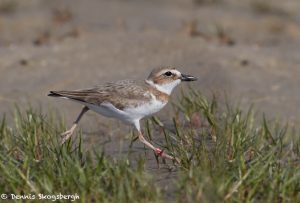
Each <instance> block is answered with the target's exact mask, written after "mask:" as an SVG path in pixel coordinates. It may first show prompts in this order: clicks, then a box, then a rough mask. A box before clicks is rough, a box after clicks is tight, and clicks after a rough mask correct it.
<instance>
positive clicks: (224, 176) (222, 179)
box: [150, 91, 300, 202]
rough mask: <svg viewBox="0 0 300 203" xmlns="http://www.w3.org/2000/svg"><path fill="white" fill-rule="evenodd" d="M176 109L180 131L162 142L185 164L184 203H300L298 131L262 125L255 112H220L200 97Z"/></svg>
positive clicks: (155, 124) (188, 97)
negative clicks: (299, 202)
mask: <svg viewBox="0 0 300 203" xmlns="http://www.w3.org/2000/svg"><path fill="white" fill-rule="evenodd" d="M174 108H175V112H176V113H175V114H176V116H175V118H174V119H173V122H174V126H175V128H174V129H173V130H171V131H173V132H168V131H163V134H164V135H161V136H165V139H166V141H165V143H167V144H166V145H165V148H166V149H167V150H169V151H170V152H171V153H172V154H174V155H175V156H177V157H178V158H179V159H180V160H181V164H180V165H181V167H182V168H181V171H180V172H179V174H180V175H179V178H178V180H176V184H177V186H178V193H177V198H178V201H179V202H297V201H300V170H299V169H300V160H299V158H300V139H299V137H297V136H296V134H295V132H294V131H293V130H291V129H289V128H288V127H287V126H283V127H281V126H280V125H279V124H278V123H272V122H268V121H267V120H266V118H265V117H264V116H263V118H262V119H261V120H262V121H261V122H259V121H258V119H255V116H254V113H253V111H252V110H251V109H250V110H249V111H248V112H243V111H241V110H240V109H238V108H232V107H231V106H230V105H224V106H223V107H220V106H218V103H217V101H216V99H215V98H213V99H212V101H207V100H206V99H205V98H204V97H203V96H201V94H200V93H199V92H197V91H191V92H190V93H185V94H184V95H183V97H182V99H181V100H180V102H178V103H175V104H174ZM158 123H159V122H156V121H155V120H153V121H152V125H153V127H159V125H158ZM150 126H151V125H150ZM160 126H161V125H160ZM151 127H152V126H151ZM159 128H160V127H159Z"/></svg>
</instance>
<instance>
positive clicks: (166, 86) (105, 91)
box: [48, 68, 197, 161]
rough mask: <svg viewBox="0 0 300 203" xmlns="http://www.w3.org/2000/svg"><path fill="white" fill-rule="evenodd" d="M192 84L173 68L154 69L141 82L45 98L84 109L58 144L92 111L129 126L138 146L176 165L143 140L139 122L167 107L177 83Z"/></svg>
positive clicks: (60, 93)
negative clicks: (67, 101) (71, 103)
mask: <svg viewBox="0 0 300 203" xmlns="http://www.w3.org/2000/svg"><path fill="white" fill-rule="evenodd" d="M195 80H197V78H196V77H193V76H191V75H186V74H182V73H180V72H179V71H178V70H176V69H175V68H156V69H154V70H152V72H151V73H150V75H149V76H148V78H147V79H146V80H143V81H134V80H121V81H116V82H108V83H105V84H102V85H98V86H95V87H93V88H89V89H81V90H74V91H50V93H49V94H48V96H51V97H61V98H65V99H69V100H72V101H76V102H78V103H80V104H82V105H83V106H84V107H83V109H82V110H81V112H80V114H79V115H78V117H77V119H76V120H75V121H74V123H73V125H72V127H71V128H70V129H69V130H67V131H66V132H64V133H62V134H61V135H62V136H63V138H62V142H61V144H63V143H64V142H65V141H66V140H68V139H69V138H70V137H71V136H72V134H73V132H74V130H75V128H76V127H77V125H78V123H79V121H80V119H81V118H82V116H83V115H84V114H85V113H86V112H87V111H88V110H92V111H95V112H97V113H99V114H101V115H103V116H107V117H113V118H116V119H119V120H121V121H123V122H124V123H126V124H130V125H133V126H134V127H135V129H136V130H137V132H138V138H139V140H140V141H141V142H142V143H144V144H145V145H146V146H148V147H149V148H150V149H152V150H153V151H154V152H155V153H156V154H157V155H158V156H161V157H164V158H168V159H171V160H175V161H176V160H177V159H176V158H175V157H172V156H170V155H168V154H167V153H165V152H164V151H163V150H161V149H160V148H157V147H154V146H153V145H152V144H151V143H150V142H148V141H147V140H146V139H145V138H144V136H143V134H142V131H141V127H140V120H141V119H142V118H144V117H146V116H149V115H152V114H154V113H156V112H158V111H160V110H161V109H162V108H163V107H164V106H165V105H166V104H167V103H168V101H169V98H170V95H171V93H172V90H173V89H174V88H175V87H176V86H177V85H179V84H180V83H181V81H195Z"/></svg>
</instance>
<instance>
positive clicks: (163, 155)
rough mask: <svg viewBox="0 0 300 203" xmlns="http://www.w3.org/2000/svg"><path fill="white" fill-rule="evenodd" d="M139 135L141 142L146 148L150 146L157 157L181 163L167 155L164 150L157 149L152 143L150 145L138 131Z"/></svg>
mask: <svg viewBox="0 0 300 203" xmlns="http://www.w3.org/2000/svg"><path fill="white" fill-rule="evenodd" d="M138 133H139V140H140V141H141V142H142V143H144V144H145V145H146V146H148V147H149V148H150V149H152V150H153V151H154V152H155V154H156V155H158V156H161V157H164V158H167V159H171V160H174V161H176V162H179V160H178V159H177V158H176V157H172V156H170V155H168V154H166V153H165V152H164V151H163V150H161V149H159V148H156V147H154V146H153V145H152V144H151V143H149V142H148V141H147V140H146V139H145V138H144V136H143V134H142V132H141V131H138Z"/></svg>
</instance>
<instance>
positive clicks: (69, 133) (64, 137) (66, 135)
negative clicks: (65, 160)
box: [60, 129, 74, 145]
mask: <svg viewBox="0 0 300 203" xmlns="http://www.w3.org/2000/svg"><path fill="white" fill-rule="evenodd" d="M73 132H74V130H73V129H70V130H67V131H66V132H64V133H62V134H61V135H60V136H61V137H62V140H61V143H60V144H61V145H63V144H64V143H65V142H66V141H67V140H68V139H70V137H71V136H72V134H73Z"/></svg>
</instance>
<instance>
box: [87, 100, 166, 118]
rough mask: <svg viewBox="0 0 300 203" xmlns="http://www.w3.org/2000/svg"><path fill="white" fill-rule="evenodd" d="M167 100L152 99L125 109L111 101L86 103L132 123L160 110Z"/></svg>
mask: <svg viewBox="0 0 300 203" xmlns="http://www.w3.org/2000/svg"><path fill="white" fill-rule="evenodd" d="M166 104H167V102H165V103H163V102H161V101H157V100H152V101H151V102H149V103H145V104H143V105H140V106H138V107H128V108H125V109H123V110H119V109H117V108H116V107H115V106H113V105H112V104H111V103H103V104H101V105H100V106H97V105H93V104H85V105H87V106H88V107H89V109H91V110H92V111H95V112H97V113H99V114H101V115H103V116H107V117H113V118H117V119H119V120H121V121H123V122H125V123H129V124H132V123H134V121H135V120H140V119H142V118H144V117H146V116H149V115H151V114H154V113H156V112H158V111H160V110H161V109H162V108H163V107H164V106H165V105H166Z"/></svg>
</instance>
